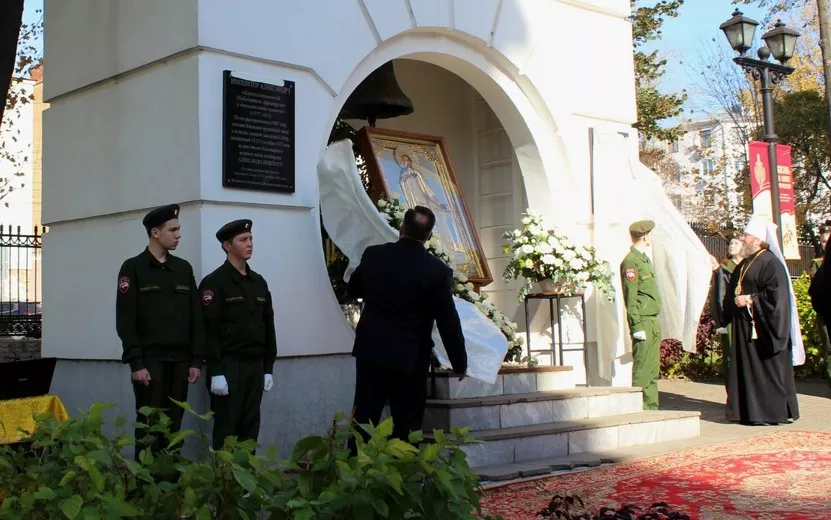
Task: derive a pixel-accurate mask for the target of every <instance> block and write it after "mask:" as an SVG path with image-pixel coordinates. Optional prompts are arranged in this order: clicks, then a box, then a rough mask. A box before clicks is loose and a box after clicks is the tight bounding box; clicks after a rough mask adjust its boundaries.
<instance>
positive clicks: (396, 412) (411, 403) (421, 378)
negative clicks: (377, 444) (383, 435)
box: [350, 359, 428, 453]
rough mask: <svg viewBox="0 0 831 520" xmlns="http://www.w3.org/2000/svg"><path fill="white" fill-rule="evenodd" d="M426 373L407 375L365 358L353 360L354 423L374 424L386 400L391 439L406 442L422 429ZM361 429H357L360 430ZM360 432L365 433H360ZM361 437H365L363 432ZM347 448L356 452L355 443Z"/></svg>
mask: <svg viewBox="0 0 831 520" xmlns="http://www.w3.org/2000/svg"><path fill="white" fill-rule="evenodd" d="M427 370H428V367H424V369H423V370H419V371H417V372H416V373H413V374H406V373H404V372H400V371H398V370H393V369H390V368H387V367H384V366H381V365H378V364H375V363H373V362H371V361H367V360H364V359H356V360H355V401H354V414H355V417H354V420H355V422H356V423H358V424H367V423H371V424H372V425H373V426H375V425H377V424H378V423H379V422H380V420H381V414H382V413H383V412H384V405H385V404H386V403H387V401H389V404H390V414H391V415H392V422H393V432H392V435H393V437H396V438H398V439H401V440H403V441H407V439H408V437H409V436H410V433H411V432H414V431H418V430H420V429H421V422H422V420H423V419H424V406H425V403H426V401H427ZM359 430H360V429H359ZM362 433H364V432H363V431H362ZM364 437H365V438H367V437H368V435H366V434H365V433H364ZM350 449H351V450H352V452H353V453H354V452H355V448H354V443H350Z"/></svg>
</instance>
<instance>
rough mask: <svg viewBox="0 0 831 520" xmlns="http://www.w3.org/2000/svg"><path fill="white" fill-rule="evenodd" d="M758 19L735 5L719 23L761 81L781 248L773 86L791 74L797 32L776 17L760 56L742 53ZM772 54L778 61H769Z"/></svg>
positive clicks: (739, 59)
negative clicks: (733, 9) (723, 20)
mask: <svg viewBox="0 0 831 520" xmlns="http://www.w3.org/2000/svg"><path fill="white" fill-rule="evenodd" d="M757 25H759V22H757V21H756V20H752V19H750V18H748V17H746V16H744V15H743V14H742V12H741V11H739V10H738V9H736V10H735V11H734V12H733V17H732V18H730V19H729V20H727V21H726V22H724V23H723V24H721V25H720V26H719V29H721V30H722V31H724V35H725V36H726V37H727V41H728V42H730V47H732V48H733V50H734V51H736V52H738V53H739V56H738V57H736V58H733V61H734V62H736V64H738V65H739V66H740V67H741V68H742V69H744V71H745V72H746V73H748V74H750V75H751V76H753V78H754V79H756V80H758V81H759V83H760V87H761V91H762V112H763V117H764V124H765V126H764V129H765V134H764V135H763V136H762V141H765V142H766V143H768V164H769V165H770V197H771V203H772V204H771V207H772V210H773V222H774V224H776V236H777V240H778V241H779V248H780V249H781V248H782V218H781V210H780V207H779V171H778V164H777V161H776V142H777V141H778V140H779V137H778V136H777V135H776V132H775V131H774V129H773V86H774V85H776V84H777V83H779V82H780V81H782V80H783V79H784V78H785V76H788V75H790V74H791V73H792V72H793V71H794V69H793V68H791V67H788V66H786V65H785V63H786V62H787V61H788V60H789V59H791V58H793V55H794V51H795V50H796V40H797V39H798V38H799V33H798V32H796V31H794V30H793V29H791V28H790V27H786V26H785V24H784V23H782V21H781V20H777V21H776V24H774V26H773V29H772V30H770V31H768V32H766V33H765V34H763V35H762V39H763V40H764V41H765V45H764V46H762V47H759V49H758V50H757V51H756V55H757V56H759V59H758V60H757V59H754V58H750V57H748V56H745V53H746V52H747V51H749V50H750V48H751V46H752V44H753V37H754V35H755V34H756V26H757ZM771 55H772V56H773V57H774V58H775V59H776V61H778V62H779V63H773V62H771V61H768V59H769V58H770V57H771Z"/></svg>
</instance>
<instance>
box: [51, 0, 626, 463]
mask: <svg viewBox="0 0 831 520" xmlns="http://www.w3.org/2000/svg"><path fill="white" fill-rule="evenodd" d="M69 4H70V3H68V2H64V1H61V0H46V5H45V22H44V24H45V55H46V60H47V62H48V63H49V67H48V68H47V69H46V71H45V76H46V77H45V83H44V84H45V92H44V95H45V101H46V102H48V103H49V109H48V110H47V111H46V114H45V120H44V142H45V143H46V147H45V148H44V158H43V194H44V199H43V200H44V204H43V223H44V224H46V225H48V226H50V232H49V234H48V235H47V237H46V239H45V244H44V255H45V261H44V287H45V292H44V301H45V305H46V307H48V309H49V312H48V313H47V314H46V316H45V322H44V355H46V356H56V357H58V358H60V360H61V361H60V363H59V365H58V370H57V372H56V375H55V381H54V384H53V391H57V392H59V393H60V395H61V396H62V398H63V399H64V401H65V402H66V404H67V407H68V408H69V409H76V408H78V407H85V406H88V405H89V404H90V403H91V402H94V401H97V400H105V401H115V402H117V403H118V405H119V407H118V413H119V414H120V415H123V416H127V417H129V416H130V415H131V414H132V405H133V394H132V389H131V387H130V382H129V370H128V368H127V367H125V366H124V365H122V364H121V363H120V362H119V359H120V355H121V347H120V342H119V339H118V337H117V335H116V333H115V327H114V304H115V294H116V281H117V272H118V268H119V266H120V264H121V262H122V261H123V260H124V259H125V258H127V257H129V256H133V255H135V254H137V253H139V252H140V251H141V250H142V248H143V247H144V246H145V244H146V235H145V233H144V230H143V229H142V227H141V218H142V216H143V215H144V213H145V212H146V211H148V210H149V209H150V208H152V207H155V206H158V205H161V204H166V203H171V202H176V203H179V204H180V205H181V207H182V212H181V218H180V221H181V223H182V234H183V238H182V241H181V244H180V246H179V249H178V250H177V251H176V254H177V255H179V256H182V257H184V258H186V259H188V260H189V261H190V262H191V263H192V264H193V266H194V269H195V271H196V275H197V277H200V276H202V275H205V274H206V273H209V272H210V271H212V270H213V269H214V268H215V267H216V266H217V265H219V264H220V263H221V262H222V261H223V256H222V251H221V250H220V248H219V246H218V244H217V243H216V240H215V238H214V233H215V231H216V230H217V229H218V228H219V227H220V226H221V225H222V224H224V223H225V222H227V221H230V220H233V219H236V218H243V217H245V218H251V219H252V220H253V221H254V230H253V231H254V236H255V244H256V247H255V249H254V258H253V260H252V264H251V265H252V267H253V268H254V269H255V270H257V271H258V272H260V273H261V274H263V275H264V276H265V278H266V279H267V280H268V282H269V285H270V287H271V290H272V293H273V295H274V300H275V325H276V330H277V344H278V350H279V359H278V361H277V363H276V365H275V388H274V390H272V391H271V392H270V393H268V394H267V395H266V397H265V400H264V402H263V410H264V415H263V424H262V435H261V439H260V440H261V441H262V442H264V443H267V444H272V445H275V446H277V447H278V448H279V449H280V450H282V451H283V452H284V453H285V450H287V449H288V448H289V447H290V446H292V445H293V443H294V442H295V441H296V440H297V439H298V438H299V437H300V436H302V435H306V434H309V433H311V432H319V431H321V430H322V429H324V428H326V426H327V425H328V424H329V423H330V421H331V418H332V415H333V414H334V413H335V412H337V411H348V410H349V409H351V404H352V389H353V384H354V364H353V360H352V358H351V356H350V352H351V347H352V340H353V338H354V335H353V332H352V329H351V327H350V326H349V325H348V323H347V321H346V320H345V318H344V316H343V313H342V311H341V309H340V307H339V305H338V303H337V300H336V298H335V296H334V294H333V292H332V288H331V285H330V282H329V279H328V275H327V272H326V265H325V259H324V253H323V250H322V248H321V242H322V240H321V234H320V220H319V200H318V199H319V197H318V185H317V175H316V165H317V163H318V161H319V159H320V157H321V154H322V152H323V150H324V149H325V147H326V145H327V139H328V136H329V135H330V132H331V130H332V127H333V124H334V122H335V121H336V119H337V118H338V114H339V112H340V110H341V108H342V107H343V105H344V102H345V101H346V99H347V98H348V97H349V95H350V94H351V93H352V92H353V91H354V89H355V88H356V87H357V86H358V85H359V84H360V82H361V81H363V79H364V78H366V77H367V76H368V75H369V74H370V73H372V72H373V71H374V70H376V69H378V68H379V67H380V66H382V65H384V64H385V63H387V62H389V61H393V64H394V68H395V71H396V75H397V77H398V81H399V83H400V85H401V87H402V89H403V90H404V91H405V92H406V93H407V95H408V96H409V97H410V98H411V99H412V101H413V104H414V106H415V111H414V113H412V114H411V115H408V116H404V117H400V118H395V119H385V120H379V121H378V126H379V127H387V128H394V129H399V130H407V131H409V132H419V133H425V134H430V135H436V136H442V137H444V138H445V140H446V142H447V146H448V149H449V153H450V155H451V156H452V161H453V164H454V165H455V170H456V174H457V177H458V181H459V184H460V186H461V190H462V191H463V192H464V195H465V198H466V199H467V202H468V205H469V207H470V210H471V211H470V212H471V219H472V221H473V222H474V223H475V226H476V230H477V232H478V233H479V236H480V238H481V243H482V246H483V250H484V254H485V256H486V257H487V262H488V264H489V266H490V270H491V272H492V273H493V274H494V282H493V283H492V284H490V285H489V286H487V287H486V288H485V291H487V292H489V293H490V295H491V296H492V298H493V300H494V301H495V303H496V304H497V305H498V306H499V307H500V309H502V310H503V312H505V313H506V314H508V315H509V316H512V317H513V318H514V320H515V321H517V322H519V323H520V324H521V326H523V327H524V317H523V311H522V308H521V306H520V305H518V304H517V301H516V289H517V287H516V284H511V283H506V282H504V281H502V280H501V273H502V271H503V270H504V267H505V265H506V263H507V259H506V258H504V255H503V253H502V252H501V240H502V239H501V235H502V233H503V232H504V231H506V230H509V229H513V228H515V227H518V226H519V225H520V223H519V219H520V215H521V214H522V212H523V211H524V210H525V209H526V208H527V207H530V208H531V209H532V210H534V211H536V212H538V213H541V214H543V216H544V217H545V218H546V221H547V222H549V223H551V225H556V226H557V227H559V228H562V229H564V230H566V231H567V232H568V233H569V235H570V236H571V237H572V238H573V239H574V240H575V241H578V242H584V243H589V244H591V243H594V242H595V232H596V229H595V213H594V211H595V201H596V200H599V199H598V198H597V197H598V196H599V194H603V196H604V197H605V198H604V199H603V200H607V201H608V200H614V197H615V193H614V190H615V186H614V180H613V179H612V178H606V179H602V180H600V179H596V178H594V177H593V167H594V166H595V163H596V162H597V160H600V159H603V160H606V159H608V160H612V159H614V160H616V161H618V163H617V164H618V166H619V167H620V168H619V169H618V170H617V171H618V172H622V171H623V169H624V168H625V167H626V166H627V165H628V161H629V158H630V157H635V156H636V154H637V146H638V145H637V139H636V138H635V132H634V131H633V130H632V127H631V125H632V123H633V122H634V121H635V119H636V108H635V93H634V72H633V57H632V33H631V24H630V22H629V20H628V17H629V15H630V2H629V1H628V0H303V1H299V0H297V1H292V0H285V1H280V2H274V1H267V0H244V1H239V2H234V3H229V2H220V1H217V0H186V1H181V2H110V1H107V0H80V1H78V2H72V3H71V5H69ZM81 28H83V30H80V29H81ZM592 34H602V35H603V38H593V37H590V35H592ZM567 49H573V52H564V50H567ZM578 49H579V52H578ZM224 71H234V72H237V73H240V74H245V75H246V76H247V77H252V78H261V79H264V80H267V81H270V82H273V83H277V84H279V82H281V81H284V80H289V81H292V82H294V85H295V96H296V98H295V99H296V100H295V110H296V114H295V125H294V161H295V168H294V171H295V188H294V191H293V192H292V193H270V192H263V191H255V190H243V189H234V188H225V187H223V183H222V178H223V172H222V153H223V152H222V150H223V123H222V119H223V73H224ZM565 71H567V73H566V72H565ZM596 134H604V135H609V136H612V137H613V138H614V139H616V141H615V142H619V143H620V144H619V146H618V148H615V150H614V154H617V155H614V156H613V155H612V154H611V153H610V154H606V156H605V157H601V158H599V159H598V157H596V155H593V144H592V143H593V142H594V141H592V139H591V136H592V135H596ZM612 166H614V165H612ZM614 170H615V168H614V167H610V168H606V170H604V171H614ZM603 207H604V208H608V207H612V206H610V205H608V204H605V203H604V206H603ZM614 214H616V213H613V214H610V215H612V217H609V218H612V219H613V220H614V218H613V217H614ZM627 218H628V217H627ZM618 220H620V221H619V222H618V221H615V222H614V223H612V224H608V225H607V226H606V228H605V229H606V231H608V230H612V231H613V232H614V233H616V234H618V235H620V237H622V238H623V241H624V242H626V241H628V235H627V233H626V228H627V227H628V225H629V222H628V221H625V222H624V221H623V220H621V219H618ZM608 222H611V221H610V220H608V218H607V223H608ZM85 244H95V247H86V246H84V245H85ZM625 247H628V246H625ZM624 252H625V248H624ZM621 258H622V255H621ZM611 261H612V262H613V263H614V262H619V259H616V258H612V259H611ZM616 268H617V265H614V266H613V269H616ZM66 273H72V276H66ZM78 280H83V287H82V288H81V289H79V288H78V287H77V283H78ZM589 296H590V305H589V310H588V311H587V316H586V319H587V322H588V324H589V326H588V334H587V337H586V338H585V339H586V341H588V343H589V345H590V348H591V349H592V350H593V351H595V350H597V349H598V343H599V342H601V343H602V342H603V341H607V342H612V343H613V344H612V345H611V347H609V348H611V351H612V352H613V353H614V354H615V355H614V356H613V357H614V359H609V360H605V361H602V362H601V361H598V360H597V359H595V360H594V363H595V364H601V365H603V366H602V367H600V368H598V367H589V370H588V372H589V377H590V378H595V379H597V380H598V381H595V383H596V384H597V383H598V382H599V383H601V384H614V385H623V386H628V385H630V384H631V356H627V355H625V349H624V345H623V343H624V342H623V340H622V339H620V337H616V338H611V339H609V338H606V339H605V340H604V339H601V338H598V335H597V332H596V329H597V327H596V324H597V323H598V320H599V319H600V318H599V317H598V315H599V311H598V309H599V307H598V305H599V303H598V302H597V301H598V300H600V298H597V297H594V296H592V295H589ZM616 309H617V311H614V312H617V318H616V319H618V320H619V322H622V321H621V320H620V313H621V312H622V311H621V309H622V308H621V307H620V304H619V301H618V307H616ZM546 314H547V309H546ZM573 318H574V320H576V321H575V322H576V323H578V324H579V323H580V322H581V318H582V317H581V316H574V317H573ZM546 323H550V321H548V318H547V317H546V316H545V315H544V314H539V316H536V317H535V318H534V322H533V323H532V328H534V327H536V326H537V324H539V329H537V328H534V330H535V334H536V336H535V337H534V338H532V340H540V341H549V340H550V338H551V337H553V335H554V331H553V330H551V329H550V328H549V329H548V330H546V329H545V327H546ZM578 328H579V327H578ZM538 331H539V332H538ZM570 334H571V333H570V332H569V333H568V334H566V335H567V336H568V335H570ZM574 339H577V340H580V339H582V338H580V337H579V334H578V335H577V336H575V338H574ZM566 362H567V363H569V364H574V365H575V367H576V373H578V374H582V373H583V366H582V357H581V356H579V355H575V356H574V358H573V359H567V360H566ZM580 377H581V378H582V375H581V376H580ZM81 382H83V383H81ZM324 382H325V383H324ZM190 397H191V400H192V401H193V402H194V403H196V405H197V406H199V407H202V408H203V409H204V407H206V401H207V392H206V390H205V388H204V386H203V385H198V386H197V387H193V388H192V389H191V396H190Z"/></svg>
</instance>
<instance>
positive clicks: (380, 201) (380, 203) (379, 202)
mask: <svg viewBox="0 0 831 520" xmlns="http://www.w3.org/2000/svg"><path fill="white" fill-rule="evenodd" d="M378 207H379V208H385V207H387V201H385V200H379V201H378Z"/></svg>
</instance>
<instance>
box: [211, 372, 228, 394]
mask: <svg viewBox="0 0 831 520" xmlns="http://www.w3.org/2000/svg"><path fill="white" fill-rule="evenodd" d="M211 393H213V394H214V395H228V381H227V380H226V379H225V376H213V377H212V378H211Z"/></svg>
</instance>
